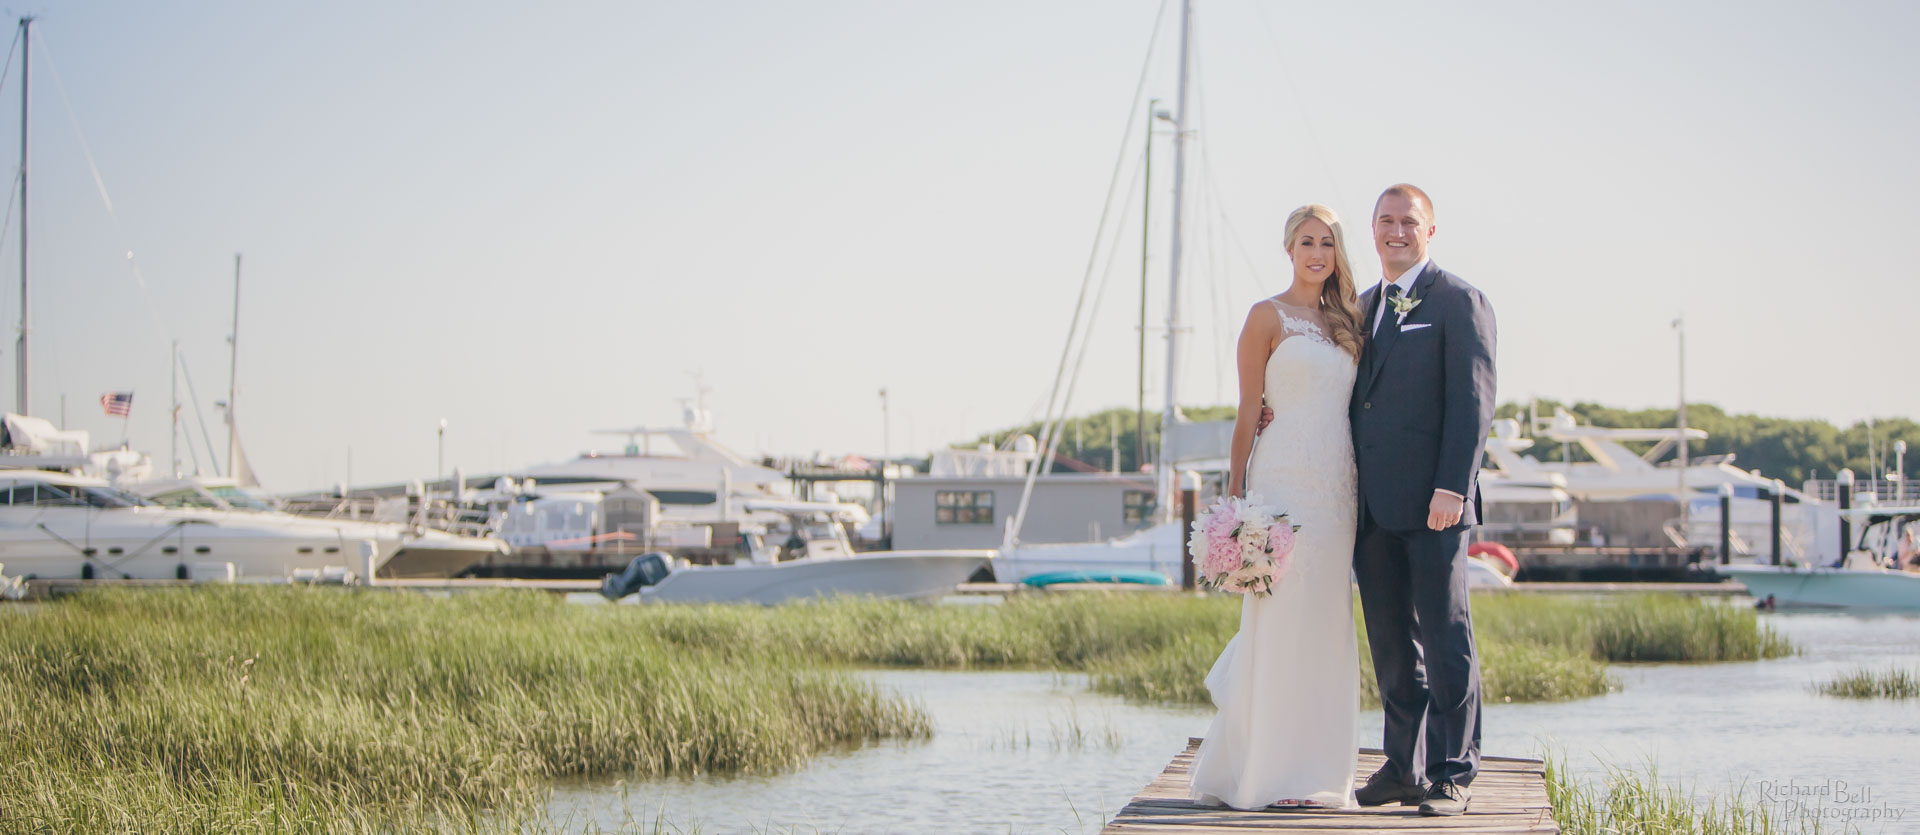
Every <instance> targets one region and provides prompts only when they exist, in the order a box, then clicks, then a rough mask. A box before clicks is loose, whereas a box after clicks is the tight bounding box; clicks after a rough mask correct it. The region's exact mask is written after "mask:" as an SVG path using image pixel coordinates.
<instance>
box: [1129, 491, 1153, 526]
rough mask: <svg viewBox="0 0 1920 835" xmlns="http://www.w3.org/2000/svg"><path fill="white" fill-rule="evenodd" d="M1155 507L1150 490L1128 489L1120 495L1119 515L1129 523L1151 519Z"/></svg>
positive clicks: (1140, 522)
mask: <svg viewBox="0 0 1920 835" xmlns="http://www.w3.org/2000/svg"><path fill="white" fill-rule="evenodd" d="M1157 509H1158V503H1157V502H1155V501H1154V499H1153V491H1151V490H1128V491H1127V492H1126V493H1125V494H1124V495H1122V496H1121V497H1120V517H1121V519H1122V520H1123V521H1125V522H1126V523H1127V524H1130V525H1136V524H1142V523H1145V522H1151V521H1153V512H1154V511H1155V510H1157Z"/></svg>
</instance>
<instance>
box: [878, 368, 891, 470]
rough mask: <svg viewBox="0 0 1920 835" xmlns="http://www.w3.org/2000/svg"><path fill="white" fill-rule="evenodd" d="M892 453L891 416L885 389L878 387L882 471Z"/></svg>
mask: <svg viewBox="0 0 1920 835" xmlns="http://www.w3.org/2000/svg"><path fill="white" fill-rule="evenodd" d="M892 455H893V417H892V415H891V414H890V413H889V412H888V411H887V389H886V387H885V386H881V387H880V467H881V470H882V471H883V472H884V471H885V469H886V466H887V458H889V457H891V456H892Z"/></svg>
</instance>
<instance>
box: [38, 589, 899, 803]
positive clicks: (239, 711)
mask: <svg viewBox="0 0 1920 835" xmlns="http://www.w3.org/2000/svg"><path fill="white" fill-rule="evenodd" d="M7 614H8V616H7V617H4V618H0V829H4V830H9V831H14V830H49V831H68V832H105V831H136V830H148V829H152V828H154V823H155V822H164V826H163V828H166V829H173V830H181V831H223V832H224V831H288V830H294V831H299V830H329V831H341V830H345V831H374V830H388V831H392V830H395V829H416V828H434V827H443V828H448V829H472V828H479V827H482V826H483V825H485V824H486V823H487V822H488V821H493V820H496V819H497V818H498V816H499V815H500V814H502V813H503V812H504V813H506V814H507V818H506V820H508V821H518V820H525V819H526V815H528V814H532V811H531V810H533V809H535V807H536V806H537V803H538V800H539V798H541V797H542V796H543V794H544V791H545V789H546V787H547V785H548V784H549V782H550V781H551V780H553V779H554V778H560V777H570V776H602V775H617V774H631V775H636V776H652V775H662V774H691V773H699V772H705V771H730V772H732V771H770V770H776V769H784V768H790V767H793V766H795V765H798V764H800V763H802V762H804V761H805V760H807V759H808V758H809V757H811V756H813V755H814V754H816V753H818V752H820V751H823V750H829V749H833V748H838V747H842V746H847V745H855V744H859V743H862V742H865V741H868V740H873V739H879V738H884V737H916V736H925V735H927V734H929V733H930V732H931V726H930V722H929V720H928V719H927V717H926V716H924V715H923V714H922V713H921V712H920V711H919V710H918V709H917V708H915V707H913V706H911V705H908V704H905V703H903V702H901V701H899V700H898V699H896V698H893V697H891V696H888V695H885V694H883V693H882V692H880V691H879V690H878V689H877V688H875V687H873V686H871V685H869V684H866V683H863V682H861V681H859V680H858V679H856V678H854V677H852V676H849V675H847V674H845V673H839V672H831V671H823V670H819V669H817V668H815V666H814V665H812V664H810V663H809V662H808V659H807V657H806V655H805V654H804V653H801V652H793V651H782V650H779V649H778V648H776V647H772V646H761V647H759V648H758V649H757V650H755V651H752V652H737V651H734V652H707V651H699V650H695V649H690V648H688V647H686V646H683V645H680V644H676V643H673V642H669V641H662V640H659V639H656V638H653V637H650V636H649V634H648V630H647V629H646V628H645V622H646V620H647V618H648V616H649V615H651V614H653V612H652V611H650V610H649V611H642V610H639V609H629V608H626V607H622V608H620V609H612V608H607V609H589V608H587V607H581V606H573V605H569V604H566V603H564V602H562V601H560V600H558V599H556V598H554V597H551V596H548V595H537V594H513V593H504V594H473V595H458V596H455V597H454V598H452V599H446V600H435V599H429V598H425V597H421V596H418V595H412V594H385V593H377V592H376V593H366V592H356V591H354V590H347V589H310V588H295V587H277V588H261V587H227V588H195V589H175V590H142V591H138V592H131V591H100V592H94V593H89V594H83V595H79V596H77V597H74V598H71V599H69V600H66V601H62V602H60V603H57V604H51V605H45V606H41V607H38V608H36V609H34V610H32V611H28V612H15V613H7ZM516 810H517V811H516ZM396 821H399V822H403V823H402V824H396V823H395V822H396ZM502 825H503V826H506V828H513V827H514V826H516V825H517V824H512V823H509V824H502Z"/></svg>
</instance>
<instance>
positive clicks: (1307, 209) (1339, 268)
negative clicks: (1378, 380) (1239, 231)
mask: <svg viewBox="0 0 1920 835" xmlns="http://www.w3.org/2000/svg"><path fill="white" fill-rule="evenodd" d="M1307 218H1313V219H1316V220H1318V221H1320V222H1321V223H1324V224H1326V225H1327V228H1328V229H1331V230H1333V275H1331V276H1328V277H1327V280H1326V282H1325V283H1323V284H1321V285H1320V316H1321V317H1322V318H1324V319H1326V320H1327V336H1328V338H1330V339H1332V340H1333V344H1335V345H1338V346H1340V348H1341V349H1342V350H1344V351H1346V352H1347V353H1349V354H1352V355H1353V357H1354V359H1359V358H1360V342H1361V338H1362V337H1361V330H1360V302H1359V298H1358V296H1357V295H1356V293H1355V291H1354V289H1353V267H1351V266H1349V265H1348V264H1347V238H1346V234H1345V233H1344V232H1342V231H1340V216H1339V215H1336V214H1334V213H1333V210H1332V209H1329V208H1327V207H1326V206H1322V205H1320V204H1319V203H1308V204H1307V205H1305V206H1301V207H1300V208H1298V209H1294V210H1293V214H1291V215H1288V216H1287V230H1286V239H1287V252H1288V253H1289V254H1291V253H1292V252H1293V244H1294V238H1295V237H1296V236H1298V235H1299V233H1300V225H1301V224H1303V223H1306V222H1307Z"/></svg>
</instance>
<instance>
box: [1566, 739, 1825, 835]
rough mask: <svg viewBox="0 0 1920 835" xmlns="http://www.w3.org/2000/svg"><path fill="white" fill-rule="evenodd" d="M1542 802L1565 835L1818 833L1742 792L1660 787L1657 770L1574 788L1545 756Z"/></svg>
mask: <svg viewBox="0 0 1920 835" xmlns="http://www.w3.org/2000/svg"><path fill="white" fill-rule="evenodd" d="M1546 780H1547V800H1548V803H1549V804H1550V805H1551V806H1552V809H1553V819H1554V821H1555V822H1557V823H1559V824H1560V831H1561V832H1564V833H1567V835H1619V833H1648V835H1654V833H1685V834H1686V835H1785V833H1818V832H1821V831H1823V827H1822V826H1821V823H1820V821H1819V820H1818V819H1814V820H1812V821H1792V820H1789V819H1787V818H1786V817H1785V816H1784V815H1783V814H1782V813H1781V812H1780V811H1779V810H1777V809H1770V808H1768V807H1767V806H1766V805H1765V804H1764V803H1763V802H1761V801H1759V800H1753V799H1749V798H1748V797H1747V795H1746V793H1745V792H1744V790H1736V791H1734V792H1733V793H1732V794H1731V795H1729V796H1726V797H1715V796H1709V797H1706V798H1699V797H1696V796H1695V795H1694V794H1693V793H1692V792H1689V791H1687V790H1685V789H1684V788H1681V787H1678V786H1674V785H1670V784H1668V783H1666V782H1664V781H1662V779H1661V777H1660V772H1659V769H1658V768H1657V767H1656V766H1654V765H1652V764H1649V765H1648V766H1646V767H1645V768H1644V769H1643V770H1630V769H1626V768H1621V767H1617V766H1611V765H1609V766H1606V776H1605V778H1603V779H1602V780H1600V781H1598V782H1576V781H1575V780H1574V779H1572V777H1571V775H1569V774H1568V773H1567V770H1566V763H1565V761H1564V760H1562V759H1561V758H1559V757H1557V756H1549V757H1548V758H1547V763H1546Z"/></svg>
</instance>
